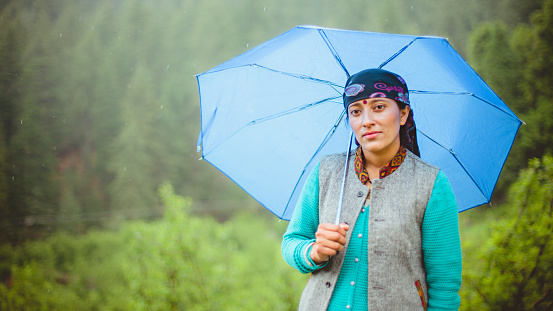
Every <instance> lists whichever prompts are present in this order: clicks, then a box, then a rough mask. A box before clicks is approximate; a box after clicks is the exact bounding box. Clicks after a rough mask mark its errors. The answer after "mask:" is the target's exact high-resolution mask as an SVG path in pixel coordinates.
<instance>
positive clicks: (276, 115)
mask: <svg viewBox="0 0 553 311" xmlns="http://www.w3.org/2000/svg"><path fill="white" fill-rule="evenodd" d="M339 97H341V96H334V97H329V98H325V99H321V100H319V101H316V102H314V103H311V104H307V105H303V106H301V107H296V108H292V109H289V110H285V111H282V112H279V113H276V114H273V115H270V116H266V117H263V118H259V119H257V120H253V121H250V123H248V124H246V125H245V126H244V127H246V126H251V125H255V124H258V123H261V122H265V121H268V120H271V119H275V118H280V117H282V116H285V115H288V114H291V113H294V112H298V111H302V110H305V109H309V108H313V107H315V106H318V105H320V104H323V103H325V102H328V101H332V100H334V99H338V98H339Z"/></svg>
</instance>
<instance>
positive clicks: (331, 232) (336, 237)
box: [311, 223, 349, 263]
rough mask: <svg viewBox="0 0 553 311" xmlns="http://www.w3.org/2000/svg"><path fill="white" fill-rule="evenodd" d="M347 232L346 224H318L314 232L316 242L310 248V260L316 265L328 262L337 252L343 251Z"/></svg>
mask: <svg viewBox="0 0 553 311" xmlns="http://www.w3.org/2000/svg"><path fill="white" fill-rule="evenodd" d="M347 230H349V226H348V225H346V224H341V225H335V224H329V223H324V224H320V225H319V227H318V229H317V232H315V237H316V241H315V244H314V245H313V247H312V248H311V259H313V261H315V262H316V263H321V262H323V261H327V260H329V259H330V257H331V256H334V255H336V253H337V252H341V251H343V250H344V245H345V244H346V231H347Z"/></svg>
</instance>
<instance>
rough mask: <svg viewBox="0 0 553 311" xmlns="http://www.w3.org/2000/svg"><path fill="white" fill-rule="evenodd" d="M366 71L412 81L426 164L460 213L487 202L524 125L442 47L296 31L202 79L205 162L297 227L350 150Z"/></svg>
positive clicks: (423, 41) (425, 40)
mask: <svg viewBox="0 0 553 311" xmlns="http://www.w3.org/2000/svg"><path fill="white" fill-rule="evenodd" d="M367 68H382V69H386V70H389V71H392V72H396V73H398V74H399V75H401V76H402V77H403V78H404V79H405V81H406V82H407V85H408V87H409V89H410V94H409V96H410V101H411V107H412V109H413V111H414V118H415V123H416V124H417V136H418V137H417V138H418V144H419V149H420V153H421V158H422V159H424V160H425V161H427V162H429V163H431V164H434V165H435V166H437V167H440V168H441V169H442V170H443V171H444V172H445V173H446V175H447V176H448V178H449V180H450V182H451V185H452V188H453V191H454V193H455V196H456V198H457V202H458V205H459V211H464V210H467V209H470V208H473V207H476V206H479V205H482V204H485V203H489V202H490V198H491V195H492V192H493V189H494V187H495V185H496V183H497V179H498V178H499V174H500V172H501V169H502V167H503V165H504V163H505V160H506V158H507V155H508V153H509V151H510V149H511V146H512V144H513V141H514V138H515V136H516V133H517V131H518V128H519V127H520V125H521V123H522V122H521V121H520V120H519V119H518V118H517V117H516V115H515V114H514V113H513V112H512V111H511V110H510V109H509V107H507V105H505V103H504V102H503V101H502V100H501V99H500V98H499V97H498V96H497V95H496V94H495V93H494V92H493V91H492V90H491V88H490V87H489V86H488V85H487V84H486V83H485V82H484V81H483V80H482V79H481V78H480V77H479V76H478V74H476V73H475V72H474V70H473V69H472V68H471V67H470V66H469V65H468V64H467V62H466V61H465V60H463V58H462V57H461V56H460V55H459V54H458V53H457V52H456V51H455V50H454V49H453V48H452V47H451V45H450V44H449V43H448V42H447V40H446V39H444V38H439V37H421V36H409V35H396V34H382V33H371V32H361V31H349V30H338V29H328V28H321V27H314V26H298V27H295V28H293V29H291V30H289V31H288V32H286V33H284V34H282V35H280V36H278V37H276V38H273V39H271V40H269V41H267V42H265V43H263V44H261V45H259V46H257V47H255V48H253V49H251V50H249V51H247V52H245V53H244V54H242V55H239V56H237V57H235V58H233V59H231V60H229V61H227V62H225V63H223V64H221V65H219V66H217V67H215V68H213V69H211V70H208V71H206V72H204V73H202V74H200V75H198V76H197V79H198V87H199V90H200V106H201V118H202V120H201V133H200V137H199V146H201V153H202V158H203V159H205V160H206V161H208V162H209V163H211V164H212V165H214V166H215V167H217V168H218V169H219V170H220V171H221V172H223V173H224V174H226V175H227V176H228V177H229V178H231V179H232V180H233V181H234V182H236V183H237V184H238V185H239V186H240V187H242V188H243V189H244V190H245V191H246V192H248V193H249V194H250V195H251V196H252V197H253V198H255V199H256V200H257V201H258V202H259V203H261V204H262V205H263V206H265V207H266V208H267V209H269V210H270V211H271V212H273V213H274V214H275V215H277V216H278V217H279V218H281V219H286V220H288V219H290V217H291V215H292V212H293V210H294V207H295V204H296V201H297V198H298V196H299V193H300V192H301V189H302V186H303V184H304V182H305V180H306V178H307V176H308V175H309V173H310V172H311V170H312V169H313V167H314V166H315V165H316V164H317V162H318V160H319V159H320V157H321V156H323V155H327V154H332V153H340V152H345V151H346V150H347V149H348V142H349V137H350V129H349V125H348V124H347V121H346V118H345V110H344V107H343V104H342V92H343V89H344V85H345V82H346V80H347V78H348V77H349V75H350V74H354V73H357V72H359V71H361V70H363V69H367Z"/></svg>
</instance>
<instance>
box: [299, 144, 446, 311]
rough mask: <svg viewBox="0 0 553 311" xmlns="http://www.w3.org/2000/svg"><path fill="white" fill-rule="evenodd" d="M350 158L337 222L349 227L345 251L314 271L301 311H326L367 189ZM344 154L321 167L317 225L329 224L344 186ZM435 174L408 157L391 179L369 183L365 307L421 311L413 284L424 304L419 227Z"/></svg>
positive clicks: (326, 159) (325, 159)
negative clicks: (366, 292) (366, 296)
mask: <svg viewBox="0 0 553 311" xmlns="http://www.w3.org/2000/svg"><path fill="white" fill-rule="evenodd" d="M354 160H355V155H354V154H352V155H350V158H349V164H348V172H347V177H346V186H345V192H344V202H343V206H342V214H341V218H340V222H341V223H343V222H347V223H348V224H349V225H350V228H351V229H350V230H349V231H348V232H347V235H346V239H347V243H346V245H345V249H344V251H342V252H340V253H338V254H337V255H336V256H334V257H333V258H331V260H330V261H329V263H328V264H327V265H326V266H325V267H324V268H321V269H319V270H317V271H315V272H313V274H312V276H311V278H310V279H309V282H308V284H307V286H306V287H305V290H304V291H303V294H302V297H301V300H300V306H299V310H326V309H327V307H328V304H329V302H330V298H331V296H332V293H333V291H334V286H335V284H336V281H337V279H338V275H339V274H340V270H341V268H342V263H343V261H344V256H345V253H346V252H347V248H348V245H349V240H350V238H351V232H352V231H353V227H354V226H355V222H356V221H357V216H358V215H359V213H360V211H361V208H362V207H363V203H364V202H365V198H366V197H367V195H368V193H369V188H368V187H367V186H365V185H363V184H362V183H361V181H359V178H358V177H357V175H356V173H355V168H354ZM344 161H345V154H336V155H330V156H326V157H323V158H322V159H321V162H320V165H319V223H333V222H334V219H335V217H336V210H337V207H338V200H339V197H340V191H341V187H342V178H343V171H344ZM438 172H439V169H438V168H436V167H434V166H432V165H430V164H427V163H426V162H424V161H422V160H421V159H420V158H418V157H417V156H415V155H413V154H412V153H411V152H409V151H408V152H407V156H406V157H405V160H404V161H403V163H402V164H401V165H400V167H399V168H398V169H397V170H396V171H395V172H393V173H392V174H390V175H388V176H387V177H384V178H383V179H375V180H373V183H372V190H371V196H370V207H369V219H368V221H369V225H368V228H369V229H368V230H369V233H368V237H367V239H368V241H367V243H368V254H367V255H368V265H369V267H368V272H369V273H368V307H369V310H370V311H379V310H394V311H397V310H409V311H413V310H422V309H423V308H422V304H421V298H420V296H419V294H418V291H417V288H416V286H415V282H416V281H417V280H418V281H420V282H421V284H422V287H423V291H424V294H425V299H426V301H428V292H427V285H426V272H425V269H424V262H423V252H422V242H421V228H422V221H423V219H424V213H425V211H426V206H427V204H428V201H429V199H430V196H431V194H432V189H433V187H434V181H435V179H436V176H437V175H438Z"/></svg>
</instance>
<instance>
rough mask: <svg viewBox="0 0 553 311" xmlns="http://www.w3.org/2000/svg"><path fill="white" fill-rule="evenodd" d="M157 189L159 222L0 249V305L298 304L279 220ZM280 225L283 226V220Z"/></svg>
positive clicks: (297, 280) (297, 284)
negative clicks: (219, 216) (228, 213)
mask: <svg viewBox="0 0 553 311" xmlns="http://www.w3.org/2000/svg"><path fill="white" fill-rule="evenodd" d="M173 191H174V190H173V187H172V186H171V185H170V184H163V185H162V186H161V187H160V188H159V197H160V198H161V199H162V202H163V205H164V207H165V215H164V217H163V219H161V220H158V221H154V222H151V223H146V222H143V221H134V222H129V223H126V224H125V225H124V226H122V227H121V228H120V230H118V231H116V232H108V231H104V232H100V231H91V232H89V233H87V234H85V235H82V236H80V237H72V236H69V235H67V234H57V235H54V236H52V237H51V238H49V239H48V240H46V241H42V242H32V243H29V244H27V245H26V246H24V247H9V246H6V245H4V246H3V247H2V248H0V258H2V266H0V273H1V274H2V276H3V278H5V279H6V282H4V283H0V309H2V310H295V309H296V306H297V303H298V299H299V295H300V294H301V288H302V287H303V286H304V285H305V283H306V282H307V278H306V276H305V275H302V274H300V273H297V272H296V271H295V270H293V268H291V267H289V266H287V265H286V263H285V262H284V261H283V260H282V258H281V254H280V242H281V234H282V232H283V230H284V227H283V226H278V225H279V223H274V222H273V223H268V222H266V221H264V220H262V219H260V218H259V217H253V216H251V215H247V214H241V215H237V216H236V217H235V218H233V219H232V221H229V222H226V223H225V224H220V223H218V222H216V221H215V220H214V219H212V218H205V217H197V216H192V215H190V210H191V208H192V206H193V202H192V199H191V198H189V197H182V196H178V195H175V194H174V193H173ZM282 225H284V223H282Z"/></svg>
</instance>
